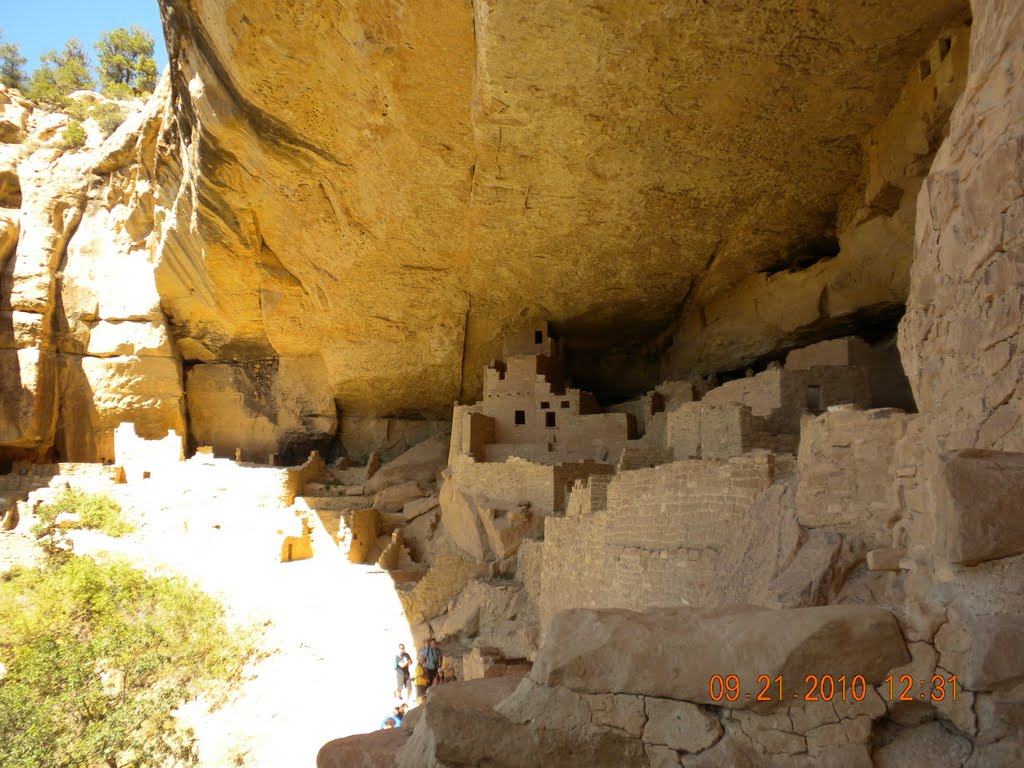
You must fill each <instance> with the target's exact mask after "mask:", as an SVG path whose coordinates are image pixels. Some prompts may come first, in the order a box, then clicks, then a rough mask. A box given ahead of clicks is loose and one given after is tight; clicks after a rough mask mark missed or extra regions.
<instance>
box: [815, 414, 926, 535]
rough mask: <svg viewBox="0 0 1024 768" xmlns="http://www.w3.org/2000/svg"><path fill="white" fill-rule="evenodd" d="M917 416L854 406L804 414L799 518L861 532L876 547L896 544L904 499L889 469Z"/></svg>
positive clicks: (820, 524)
mask: <svg viewBox="0 0 1024 768" xmlns="http://www.w3.org/2000/svg"><path fill="white" fill-rule="evenodd" d="M915 418H917V417H915V416H911V415H907V414H904V413H900V412H895V411H889V410H872V411H860V410H854V409H841V410H836V411H832V412H829V413H825V414H822V415H821V416H818V417H805V419H804V421H803V424H802V429H801V431H800V452H799V454H798V457H797V472H798V475H799V481H800V482H799V486H798V488H797V494H796V504H797V516H798V519H799V522H800V524H801V525H803V526H805V527H807V528H827V529H829V530H832V531H838V532H840V533H852V534H857V535H859V536H861V537H863V539H864V540H865V542H866V543H867V544H868V545H869V546H872V547H890V546H892V544H893V536H894V530H893V526H894V524H895V523H896V522H897V520H898V518H899V516H900V511H899V506H900V505H899V499H898V495H897V486H896V483H895V482H894V478H893V477H892V475H891V474H890V470H891V465H892V463H893V457H894V454H895V452H896V446H897V444H898V442H899V441H900V439H901V438H902V437H903V436H904V434H906V431H907V425H908V423H909V422H910V421H912V420H913V419H915Z"/></svg>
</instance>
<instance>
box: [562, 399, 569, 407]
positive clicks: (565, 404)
mask: <svg viewBox="0 0 1024 768" xmlns="http://www.w3.org/2000/svg"><path fill="white" fill-rule="evenodd" d="M562 407H563V408H568V407H569V401H568V400H563V401H562Z"/></svg>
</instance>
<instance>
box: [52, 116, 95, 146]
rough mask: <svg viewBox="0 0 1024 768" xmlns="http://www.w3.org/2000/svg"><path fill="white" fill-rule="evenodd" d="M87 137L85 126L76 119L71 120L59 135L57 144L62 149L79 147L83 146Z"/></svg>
mask: <svg viewBox="0 0 1024 768" xmlns="http://www.w3.org/2000/svg"><path fill="white" fill-rule="evenodd" d="M87 138H88V137H87V136H86V133H85V127H84V126H83V125H82V124H81V123H80V122H79V121H78V120H71V121H70V122H69V123H68V124H67V127H66V128H65V129H64V132H63V133H62V134H61V135H60V142H59V143H58V145H59V146H60V147H61V148H62V149H80V148H82V147H84V146H85V140H86V139H87Z"/></svg>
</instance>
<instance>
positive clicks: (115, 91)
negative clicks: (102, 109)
mask: <svg viewBox="0 0 1024 768" xmlns="http://www.w3.org/2000/svg"><path fill="white" fill-rule="evenodd" d="M96 51H97V52H98V54H99V60H100V61H99V70H100V82H101V83H102V84H103V92H104V93H106V94H107V95H110V96H125V95H128V94H129V93H130V94H134V95H139V94H143V93H152V92H153V89H154V88H155V87H156V74H157V73H156V59H155V58H153V36H152V35H150V34H149V33H148V32H147V31H146V30H144V29H143V28H142V27H139V26H133V27H132V28H131V29H126V28H124V27H120V28H118V29H115V30H113V31H112V32H107V33H105V34H104V35H103V37H102V38H101V39H100V41H99V42H98V43H97V44H96ZM129 89H130V90H129Z"/></svg>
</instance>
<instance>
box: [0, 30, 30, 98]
mask: <svg viewBox="0 0 1024 768" xmlns="http://www.w3.org/2000/svg"><path fill="white" fill-rule="evenodd" d="M3 37H4V35H3V30H0V83H3V84H4V85H6V86H7V87H8V88H24V87H25V62H26V61H28V60H27V59H26V58H25V57H24V56H22V55H21V46H20V45H18V44H17V43H5V42H3Z"/></svg>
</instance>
